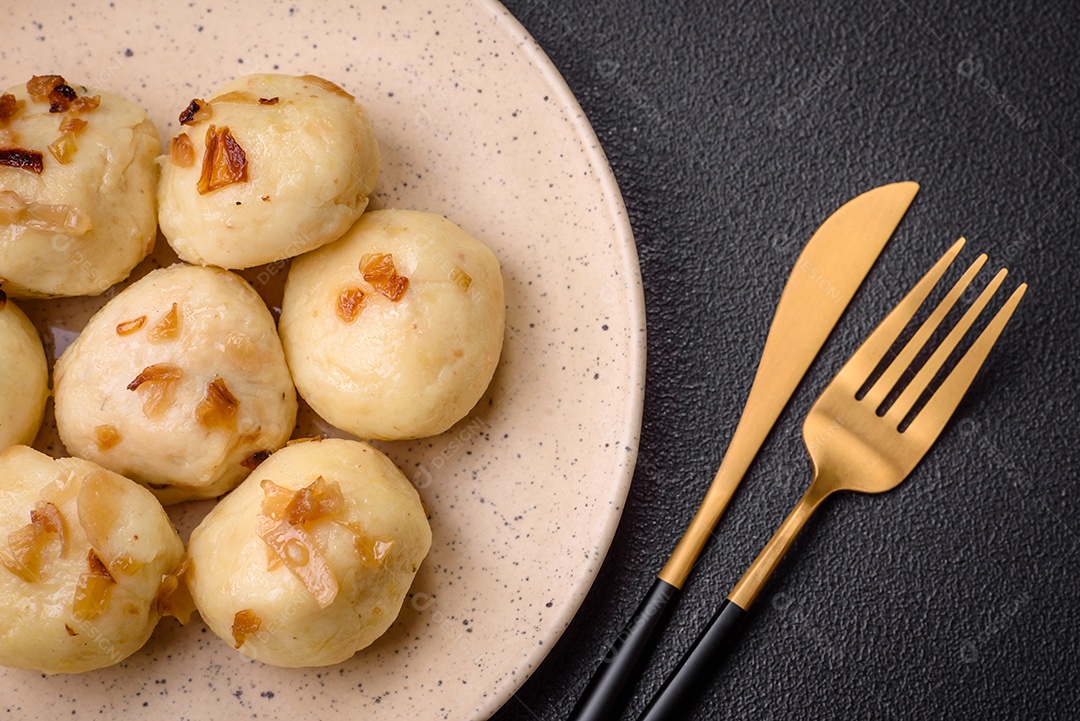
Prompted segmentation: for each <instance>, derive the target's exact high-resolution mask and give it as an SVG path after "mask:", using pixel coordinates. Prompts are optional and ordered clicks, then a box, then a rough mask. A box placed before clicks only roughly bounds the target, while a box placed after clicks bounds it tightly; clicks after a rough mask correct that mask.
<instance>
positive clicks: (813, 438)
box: [638, 238, 1027, 721]
mask: <svg viewBox="0 0 1080 721" xmlns="http://www.w3.org/2000/svg"><path fill="white" fill-rule="evenodd" d="M963 245H964V239H963V238H961V239H960V240H958V241H957V242H956V243H955V244H954V245H953V246H952V247H951V248H950V249H949V250H948V251H947V252H946V253H945V255H944V256H942V258H941V259H940V260H938V262H937V263H935V264H934V266H933V267H932V268H931V269H930V271H929V272H928V273H927V274H926V275H925V276H924V277H923V279H922V280H920V281H919V282H918V284H917V285H916V286H915V287H914V288H912V290H911V291H910V292H909V293H908V294H907V296H906V297H905V298H904V299H903V300H902V301H900V303H899V305H897V306H896V308H894V309H893V311H892V312H891V313H889V315H888V316H887V317H886V318H885V320H884V321H882V323H881V325H879V326H878V327H877V329H876V330H875V331H874V332H873V333H872V334H871V335H870V337H869V338H867V339H866V341H865V342H864V343H863V344H862V346H861V347H860V348H859V350H857V351H856V352H855V355H853V356H852V357H851V359H850V360H849V361H848V362H847V363H846V364H845V365H844V367H843V368H841V369H840V372H839V373H837V374H836V377H835V378H834V379H833V380H832V382H831V383H829V385H828V386H827V387H826V388H825V390H824V391H822V393H821V395H820V396H819V397H818V399H817V401H816V402H815V403H814V405H813V407H812V408H811V409H810V412H809V414H808V415H807V417H806V421H805V422H804V423H803V442H804V443H805V444H806V448H807V451H808V453H809V454H810V459H811V461H812V462H813V467H814V477H813V481H812V482H811V484H810V487H809V488H808V489H807V490H806V493H804V494H803V497H802V498H800V499H799V502H798V503H797V504H796V505H795V508H794V509H793V510H792V511H791V513H790V514H789V515H788V517H787V518H786V519H785V520H784V522H783V523H782V524H781V525H780V528H779V529H777V531H776V533H775V534H773V537H772V538H771V539H770V540H769V542H768V544H766V546H765V548H764V549H763V550H762V551H761V553H760V554H758V557H757V558H756V559H755V560H754V562H753V563H752V564H751V565H750V568H749V569H748V570H747V571H746V573H745V574H743V576H742V578H740V579H739V582H738V583H736V584H735V588H734V589H732V591H731V593H729V594H728V597H727V599H726V600H725V601H724V603H723V605H722V606H721V607H720V610H719V611H718V612H717V614H716V615H715V616H714V617H713V620H712V621H711V623H710V624H709V627H708V628H707V629H706V630H705V632H704V633H703V634H702V635H701V637H699V638H698V640H697V642H696V643H695V644H694V647H693V648H692V649H691V650H690V652H689V653H688V654H687V655H686V656H685V657H684V658H683V660H682V661H681V662H680V664H679V666H678V667H677V668H676V670H675V672H674V673H673V674H672V675H671V676H669V677H668V679H667V681H666V682H665V683H664V685H663V686H662V687H661V689H660V691H659V692H658V693H657V695H656V696H655V697H653V699H652V701H651V702H650V703H649V706H648V707H647V708H646V709H645V711H644V713H643V714H642V715H641V716H640V717H639V719H638V721H660V719H684V718H686V714H687V710H688V708H689V707H690V706H691V705H692V703H693V700H694V698H695V697H696V695H697V691H698V690H699V689H700V686H701V685H702V683H703V682H704V681H706V680H707V679H708V678H709V676H710V675H711V673H712V671H713V669H714V668H715V666H716V664H717V661H718V660H719V656H720V654H722V653H723V652H724V651H725V650H727V649H728V648H730V646H731V644H732V641H733V637H734V635H735V632H736V631H737V630H738V628H739V626H740V625H741V623H742V621H743V620H744V618H745V616H746V609H748V608H749V607H750V605H751V604H752V603H753V602H754V599H755V598H757V595H758V594H759V593H760V592H761V589H762V587H763V586H764V585H765V582H766V581H767V580H768V579H769V576H771V575H772V573H773V571H774V570H776V567H777V565H778V564H779V563H780V559H781V558H783V556H784V553H785V552H786V551H787V550H788V548H789V547H790V546H791V543H792V541H794V540H795V537H796V536H797V535H798V534H799V531H800V530H802V528H803V526H804V525H806V522H807V520H809V518H810V516H811V514H812V513H813V512H814V510H815V509H816V508H817V507H818V506H819V505H820V504H821V502H822V501H823V500H825V499H826V498H827V497H828V496H830V495H831V494H833V493H835V492H836V491H857V492H860V493H881V492H883V491H888V490H890V489H892V488H895V487H896V486H897V485H899V483H900V482H901V481H903V480H904V478H906V477H907V476H908V474H909V473H911V471H912V469H913V468H915V466H916V464H918V462H919V461H920V460H921V459H922V457H923V456H924V455H926V452H927V451H928V450H929V449H930V446H931V445H933V443H934V441H935V440H937V437H938V435H939V434H940V433H941V431H942V429H943V428H944V427H945V423H946V422H947V421H948V420H949V418H950V417H951V416H952V414H953V411H955V410H956V407H957V405H958V404H959V403H960V399H961V398H962V397H963V395H964V393H965V391H967V389H968V386H970V385H971V381H972V380H973V379H974V378H975V374H976V373H977V372H978V370H979V367H980V366H982V364H983V361H984V360H986V356H987V355H988V354H989V353H990V349H991V348H992V347H993V345H994V342H995V341H996V340H997V339H998V336H1000V335H1001V332H1002V330H1003V329H1004V328H1005V324H1006V323H1008V321H1009V318H1010V317H1011V316H1012V314H1013V311H1014V310H1016V306H1017V305H1018V304H1019V303H1020V299H1021V298H1022V297H1023V295H1024V291H1025V290H1026V289H1027V285H1026V284H1021V285H1020V286H1019V287H1018V288H1017V289H1016V290H1015V291H1014V292H1013V293H1012V295H1011V296H1010V297H1009V299H1008V300H1007V301H1005V303H1004V304H1003V305H1002V306H1001V308H1000V309H999V310H998V312H997V313H996V314H995V315H994V317H993V319H992V320H991V321H990V322H989V323H988V324H987V325H986V327H985V328H984V329H983V331H982V332H981V333H980V334H979V336H978V338H977V339H976V340H975V341H974V342H973V343H972V345H971V346H970V347H969V348H968V350H967V351H966V352H965V353H964V355H963V357H962V358H961V359H960V360H959V361H958V362H957V363H956V365H955V366H954V367H953V368H952V370H950V371H949V372H948V374H947V375H946V376H945V378H944V380H942V381H941V384H940V386H938V387H937V388H936V389H932V388H930V383H931V381H933V380H934V379H935V378H936V377H937V376H938V374H939V372H940V371H941V370H942V368H943V366H944V365H945V362H946V360H948V358H949V356H950V355H951V354H952V352H953V351H954V350H956V347H957V346H958V345H959V343H960V341H961V340H962V339H963V337H964V336H965V334H966V333H967V332H968V330H970V328H971V326H972V325H973V324H974V323H975V321H976V319H977V318H978V317H979V315H980V314H981V313H982V311H983V310H984V309H985V308H986V306H987V304H988V303H989V302H990V300H991V298H992V297H993V296H994V294H995V293H996V292H997V290H998V288H999V287H1000V286H1001V283H1002V281H1004V280H1005V275H1006V273H1007V271H1006V270H1005V269H1004V268H1002V269H1001V270H1000V271H998V273H997V275H995V276H994V278H993V279H992V280H991V281H990V282H989V283H988V284H987V286H986V288H984V289H983V291H982V292H981V293H980V294H979V296H978V298H976V299H975V302H974V303H972V304H971V306H970V307H969V308H968V309H967V311H966V312H965V313H964V314H963V316H962V317H961V318H960V320H959V321H957V323H956V325H955V326H954V327H953V328H952V330H951V331H949V333H948V335H947V336H946V337H945V339H944V340H943V341H942V342H941V344H940V345H939V346H938V347H937V348H936V349H935V350H934V352H933V353H932V354H931V355H930V357H929V358H928V359H927V360H926V362H925V363H924V364H923V365H922V367H921V368H919V369H918V371H917V372H916V373H915V375H914V377H913V378H912V379H911V381H910V382H909V383H907V385H906V386H903V388H902V389H901V388H899V387H898V385H897V384H898V382H899V381H901V379H902V377H903V376H904V374H905V372H906V371H907V370H908V369H909V367H911V364H912V362H913V361H914V360H915V357H916V356H917V355H918V354H919V352H920V351H921V350H922V349H923V347H924V346H925V345H926V343H927V341H928V340H929V339H930V337H931V336H932V335H933V334H934V331H935V330H937V328H938V326H939V325H940V324H941V321H942V320H943V319H944V318H945V316H946V315H947V314H948V312H949V311H950V310H951V309H952V307H953V306H954V305H955V304H956V302H957V300H959V299H960V296H961V295H963V293H964V291H965V290H967V288H968V286H969V285H970V284H971V281H972V280H973V279H974V277H975V275H976V274H977V273H978V272H979V269H980V268H982V266H983V265H984V264H985V263H986V256H985V255H980V256H979V257H978V258H977V259H976V260H975V262H974V263H972V264H971V266H970V267H969V268H968V269H967V270H966V271H965V272H964V274H963V275H962V276H961V277H960V279H959V280H957V281H956V283H955V284H954V285H953V287H952V288H951V289H950V290H949V292H948V293H947V294H946V295H945V297H944V298H943V299H942V300H941V302H940V303H939V304H938V305H937V307H936V308H935V309H934V310H933V311H932V312H931V313H930V315H929V316H928V317H927V319H926V320H925V321H924V322H923V323H922V325H921V326H920V327H919V328H918V330H916V331H915V334H914V335H913V336H912V337H911V339H910V340H909V341H908V342H907V343H906V344H905V345H904V346H903V348H902V349H901V350H900V351H899V353H898V354H897V355H896V356H895V357H894V358H892V359H891V360H889V361H888V362H887V364H886V365H885V368H884V370H883V371H881V374H880V376H878V377H877V378H876V379H875V378H874V374H875V371H878V370H879V367H880V366H881V365H882V361H884V360H885V359H886V355H887V354H889V352H890V350H891V349H892V347H893V345H894V344H895V343H896V341H897V339H898V337H899V336H900V334H901V332H903V330H904V328H905V327H906V326H907V325H908V322H909V321H910V320H911V319H912V317H913V316H914V315H915V313H916V311H917V310H918V309H919V307H920V306H922V304H923V301H924V300H926V297H927V296H928V295H929V294H930V291H931V290H933V288H934V286H936V285H937V283H938V281H939V280H940V279H941V277H942V276H943V275H944V274H945V271H946V270H947V269H948V267H949V266H950V265H951V264H952V261H953V260H954V259H955V258H956V256H957V255H958V254H959V253H960V249H961V248H962V247H963ZM868 384H869V388H868V389H867V388H866V386H867V385H868ZM897 391H899V395H898V396H897V397H896V400H895V401H893V402H892V403H891V404H887V405H886V401H887V400H889V399H890V398H891V397H892V396H893V395H895V393H896V392H897ZM922 401H925V405H921V407H920V405H919V403H920V402H922Z"/></svg>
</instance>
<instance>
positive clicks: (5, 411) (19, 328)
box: [0, 290, 49, 450]
mask: <svg viewBox="0 0 1080 721" xmlns="http://www.w3.org/2000/svg"><path fill="white" fill-rule="evenodd" d="M0 368H2V369H3V371H2V372H0V450H3V449H4V448H7V447H8V446H13V445H15V444H17V443H22V444H25V445H29V444H30V443H33V441H34V437H35V436H36V435H37V432H38V429H39V428H41V420H42V418H43V417H44V415H45V400H46V399H47V398H48V397H49V369H48V366H47V365H46V363H45V351H44V349H43V348H42V347H41V338H40V337H38V334H37V331H36V330H35V329H34V326H33V325H31V324H30V321H29V320H28V319H27V317H26V316H25V315H23V312H22V311H21V310H19V309H18V308H16V307H15V304H14V303H12V302H11V301H9V300H7V298H6V297H5V295H4V291H3V290H0Z"/></svg>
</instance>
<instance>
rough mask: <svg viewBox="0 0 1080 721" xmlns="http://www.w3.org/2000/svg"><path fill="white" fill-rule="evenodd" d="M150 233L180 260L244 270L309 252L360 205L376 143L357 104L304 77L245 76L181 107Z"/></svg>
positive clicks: (374, 173)
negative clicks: (161, 237) (157, 230)
mask: <svg viewBox="0 0 1080 721" xmlns="http://www.w3.org/2000/svg"><path fill="white" fill-rule="evenodd" d="M180 124H181V126H182V127H181V128H180V132H178V133H177V135H176V137H174V138H173V139H172V141H171V143H170V147H169V154H168V156H167V157H166V158H164V159H163V168H162V178H161V185H160V187H159V189H158V200H159V202H160V206H161V210H160V217H159V222H160V223H161V231H162V233H164V234H165V237H166V238H167V239H168V240H169V244H170V245H172V247H173V249H175V250H176V253H177V254H178V255H179V256H180V258H181V259H183V260H186V261H188V262H189V263H198V264H201V265H217V266H221V267H222V268H249V267H251V266H253V265H259V264H262V263H270V262H273V261H276V260H281V259H282V258H290V257H292V256H294V255H299V254H300V253H303V252H306V251H309V250H312V249H313V248H318V247H319V246H321V245H324V244H326V243H329V242H330V241H332V240H334V239H336V238H338V237H340V236H341V234H342V233H344V232H345V231H346V230H348V229H349V226H351V225H352V224H353V223H354V222H355V221H356V219H357V218H359V217H360V214H361V213H363V212H364V208H366V207H367V203H368V196H369V195H370V194H371V192H372V190H373V189H374V187H375V180H376V178H377V177H378V173H379V148H378V144H377V143H376V141H375V134H374V132H373V131H372V129H371V122H370V121H369V120H368V115H367V111H366V110H364V108H363V106H361V105H360V103H358V102H356V99H355V98H353V96H351V95H349V94H348V93H347V92H345V91H344V90H342V89H341V88H339V87H338V86H337V85H334V84H333V83H331V82H330V81H328V80H323V79H322V78H319V77H316V76H314V75H303V76H300V77H294V76H291V75H248V76H246V77H242V78H239V79H237V80H234V81H233V82H231V83H228V84H227V85H225V86H224V87H222V88H221V90H219V91H218V93H217V94H216V95H214V96H212V97H210V99H209V100H202V99H195V100H192V101H191V103H190V105H188V107H187V108H186V109H185V110H184V111H183V112H182V113H180Z"/></svg>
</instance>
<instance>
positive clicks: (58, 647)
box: [0, 446, 184, 673]
mask: <svg viewBox="0 0 1080 721" xmlns="http://www.w3.org/2000/svg"><path fill="white" fill-rule="evenodd" d="M0 544H2V545H0V665H3V666H13V667H16V668H28V669H35V670H38V671H43V672H45V673H78V672H82V671H89V670H92V669H95V668H102V667H104V666H110V665H112V664H115V663H118V662H120V661H122V660H123V659H125V658H127V657H128V656H130V655H131V654H132V653H134V652H135V651H137V650H138V649H139V648H141V647H142V645H143V644H144V643H146V640H147V639H148V638H149V637H150V634H151V632H152V631H153V630H154V627H155V626H156V625H157V622H158V620H159V619H160V618H161V615H162V614H163V612H167V611H168V610H169V604H170V602H171V601H172V600H173V599H174V593H175V591H176V589H177V588H178V578H177V576H178V575H179V574H181V573H182V562H183V559H184V544H183V543H182V542H181V541H180V537H179V536H178V535H177V534H176V530H175V529H174V528H173V526H172V523H171V522H170V521H169V517H168V516H166V515H165V512H164V511H163V510H162V508H161V505H160V504H159V503H158V502H157V500H155V499H154V497H153V496H152V495H151V494H150V493H149V492H148V491H147V490H146V489H145V488H142V487H141V486H139V485H138V484H135V483H132V482H131V481H129V480H128V479H126V478H122V477H121V476H119V475H117V474H115V473H111V472H110V471H107V470H105V469H103V468H101V467H100V466H97V465H96V464H94V463H91V462H89V461H84V460H80V459H78V458H61V459H56V460H54V459H52V458H49V457H48V456H46V455H43V454H41V453H38V452H37V451H35V450H33V449H31V448H28V447H26V446H11V447H10V448H8V449H6V450H4V451H3V452H0Z"/></svg>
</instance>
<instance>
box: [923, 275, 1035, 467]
mask: <svg viewBox="0 0 1080 721" xmlns="http://www.w3.org/2000/svg"><path fill="white" fill-rule="evenodd" d="M1025 291H1027V283H1022V284H1021V285H1020V286H1019V287H1018V288H1017V289H1016V290H1015V291H1013V294H1012V295H1011V296H1009V299H1008V300H1007V301H1005V304H1004V305H1003V306H1001V309H1000V310H998V312H997V313H996V314H994V319H993V320H991V321H990V323H989V324H987V326H986V328H984V329H983V331H982V333H980V334H979V337H978V338H977V339H976V340H975V342H974V343H972V345H971V347H970V348H968V350H967V352H966V353H964V357H963V358H961V359H960V362H959V363H957V364H956V367H955V368H953V369H952V371H951V372H950V373H949V375H948V377H947V378H946V379H945V381H944V382H943V383H942V384H941V385H940V386H939V387H938V389H937V390H936V391H934V394H933V395H932V396H931V397H930V400H929V401H927V403H926V405H925V406H923V407H922V410H920V411H919V413H918V414H917V415H916V416H915V420H913V421H912V422H911V425H909V426H908V427H907V429H905V431H904V435H914V436H917V437H918V441H919V442H920V443H922V444H923V445H924V446H925V448H927V449H929V448H930V445H931V444H932V443H933V442H934V441H935V440H936V439H937V437H938V436H939V435H940V434H941V430H942V429H943V428H944V427H945V424H946V423H947V422H948V420H949V418H950V417H951V416H952V414H953V411H955V410H956V407H957V406H958V405H960V399H961V398H963V397H964V393H965V392H967V389H968V386H970V385H971V382H972V381H973V380H974V379H975V374H976V373H978V372H979V368H980V367H982V364H983V361H985V360H986V356H987V355H989V353H990V349H991V348H993V347H994V343H996V342H997V339H998V336H1000V335H1001V331H1003V330H1005V324H1006V323H1008V322H1009V318H1011V317H1012V314H1013V311H1015V310H1016V306H1018V305H1019V304H1020V299H1021V298H1023V297H1024V292H1025Z"/></svg>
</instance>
